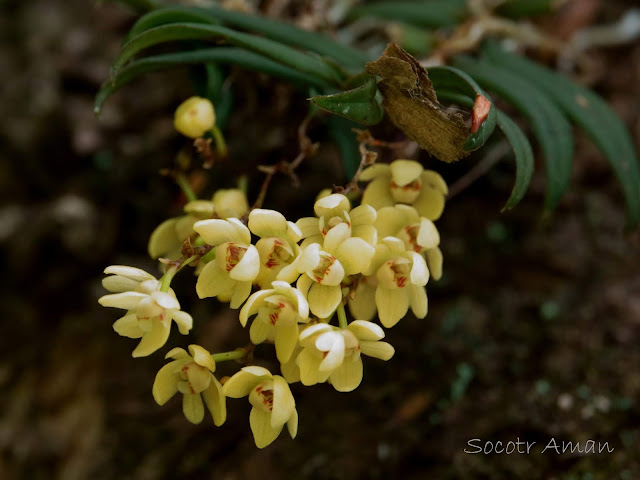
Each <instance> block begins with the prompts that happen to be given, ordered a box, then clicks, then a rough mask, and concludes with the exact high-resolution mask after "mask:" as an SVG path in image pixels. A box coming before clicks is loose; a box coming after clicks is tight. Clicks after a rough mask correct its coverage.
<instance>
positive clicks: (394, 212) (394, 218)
mask: <svg viewBox="0 0 640 480" xmlns="http://www.w3.org/2000/svg"><path fill="white" fill-rule="evenodd" d="M408 221H409V219H408V216H407V215H406V214H405V210H401V209H399V208H397V206H393V207H382V208H381V209H379V210H378V218H377V220H376V223H375V227H376V229H377V230H378V235H379V236H380V237H381V238H384V237H395V236H396V235H397V234H398V232H399V231H400V230H401V229H402V228H403V227H404V226H405V225H407V223H408Z"/></svg>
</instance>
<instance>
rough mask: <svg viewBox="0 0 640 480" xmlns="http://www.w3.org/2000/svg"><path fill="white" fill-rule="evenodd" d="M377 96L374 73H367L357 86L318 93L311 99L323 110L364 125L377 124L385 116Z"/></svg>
mask: <svg viewBox="0 0 640 480" xmlns="http://www.w3.org/2000/svg"><path fill="white" fill-rule="evenodd" d="M377 97H378V88H377V86H376V79H375V77H374V76H372V75H366V77H364V78H363V82H362V85H360V86H358V87H356V88H353V89H351V90H346V91H344V92H340V93H335V94H333V95H316V96H315V97H311V101H312V102H313V103H314V104H315V105H317V106H318V107H320V108H322V109H323V110H326V111H328V112H331V113H335V114H336V115H340V116H342V117H345V118H348V119H349V120H352V121H354V122H357V123H360V124H362V125H376V124H377V123H380V121H381V120H382V117H383V116H384V110H383V109H382V105H381V104H380V101H379V100H378V98H377Z"/></svg>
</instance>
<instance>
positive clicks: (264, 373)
mask: <svg viewBox="0 0 640 480" xmlns="http://www.w3.org/2000/svg"><path fill="white" fill-rule="evenodd" d="M247 369H249V370H247ZM266 378H271V373H270V372H269V370H267V369H266V368H262V367H256V366H252V367H244V368H243V369H242V370H240V371H239V372H236V373H235V375H233V376H232V377H231V378H230V379H229V380H227V381H226V383H225V384H224V385H223V386H222V391H223V392H224V394H225V395H226V396H227V397H230V398H242V397H246V396H247V395H249V392H251V390H252V389H253V387H255V386H256V385H257V384H258V383H260V382H261V381H262V380H264V379H266Z"/></svg>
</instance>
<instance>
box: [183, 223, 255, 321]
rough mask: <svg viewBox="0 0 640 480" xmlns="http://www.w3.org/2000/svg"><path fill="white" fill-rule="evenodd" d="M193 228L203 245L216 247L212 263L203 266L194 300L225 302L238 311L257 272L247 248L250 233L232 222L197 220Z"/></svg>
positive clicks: (249, 290)
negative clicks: (213, 298)
mask: <svg viewBox="0 0 640 480" xmlns="http://www.w3.org/2000/svg"><path fill="white" fill-rule="evenodd" d="M193 228H194V230H195V231H196V232H197V233H198V234H199V235H200V236H201V237H202V239H203V240H204V241H205V242H206V243H207V244H209V245H212V246H214V247H216V249H215V260H212V261H210V262H209V263H207V264H206V265H205V266H204V268H203V269H202V271H201V272H200V276H199V277H198V281H197V283H196V292H197V294H198V296H199V297H200V298H206V297H218V299H219V300H221V301H225V300H229V301H230V302H231V308H239V307H240V306H241V305H242V304H243V303H244V301H245V300H246V299H247V297H248V296H249V294H250V293H251V285H252V284H253V282H254V281H255V279H256V278H257V277H258V273H259V272H260V255H259V254H258V250H257V249H256V247H255V246H253V245H251V232H249V229H248V228H247V227H246V226H245V225H244V224H243V223H242V222H241V221H240V220H237V219H235V218H229V219H228V220H218V219H212V220H201V221H199V222H197V223H196V224H195V225H194V227H193Z"/></svg>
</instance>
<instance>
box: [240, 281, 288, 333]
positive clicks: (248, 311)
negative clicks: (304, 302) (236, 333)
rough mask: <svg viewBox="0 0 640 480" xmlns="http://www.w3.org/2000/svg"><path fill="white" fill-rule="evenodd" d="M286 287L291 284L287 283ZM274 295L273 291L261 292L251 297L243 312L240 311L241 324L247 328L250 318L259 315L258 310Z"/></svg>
mask: <svg viewBox="0 0 640 480" xmlns="http://www.w3.org/2000/svg"><path fill="white" fill-rule="evenodd" d="M273 283H276V282H273ZM278 283H284V282H278ZM285 285H287V286H289V284H286V283H285ZM289 288H291V287H289ZM273 293H274V292H273V290H272V289H267V290H259V291H257V292H255V293H254V294H253V295H251V296H250V297H249V299H248V300H247V303H245V304H244V306H243V307H242V310H240V315H239V317H240V323H241V324H242V326H243V327H246V326H247V321H248V320H249V317H251V316H252V315H255V314H256V313H258V310H259V309H260V307H261V306H262V305H263V304H264V300H265V298H267V297H268V296H269V295H273Z"/></svg>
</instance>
